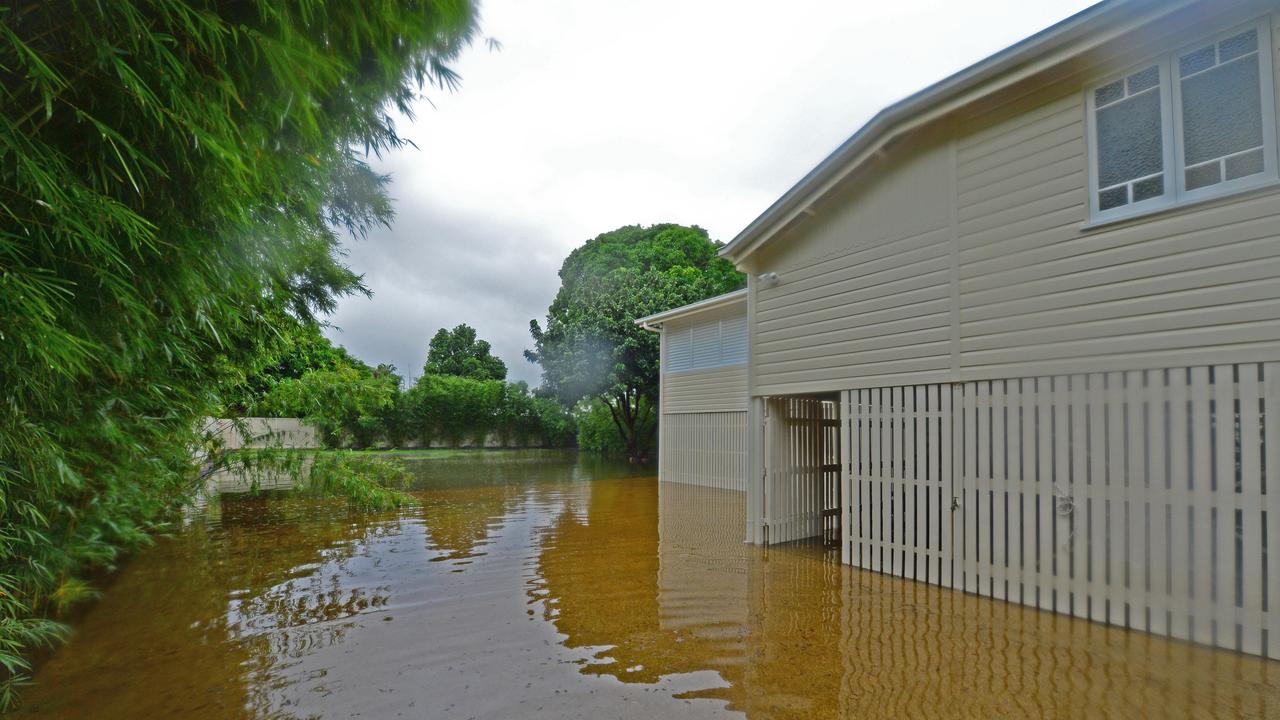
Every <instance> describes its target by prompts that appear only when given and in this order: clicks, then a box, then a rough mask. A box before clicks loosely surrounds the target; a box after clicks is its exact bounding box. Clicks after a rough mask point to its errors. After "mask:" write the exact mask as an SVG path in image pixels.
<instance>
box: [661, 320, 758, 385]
mask: <svg viewBox="0 0 1280 720" xmlns="http://www.w3.org/2000/svg"><path fill="white" fill-rule="evenodd" d="M665 335H666V344H667V355H666V357H665V358H664V359H663V361H662V369H663V372H668V373H678V372H687V371H689V370H707V369H710V368H717V367H726V366H729V365H743V364H746V362H747V319H746V318H745V317H735V318H725V319H723V320H704V321H701V322H698V323H696V324H694V325H691V326H688V327H684V328H679V329H676V328H668V329H667V330H666V331H665Z"/></svg>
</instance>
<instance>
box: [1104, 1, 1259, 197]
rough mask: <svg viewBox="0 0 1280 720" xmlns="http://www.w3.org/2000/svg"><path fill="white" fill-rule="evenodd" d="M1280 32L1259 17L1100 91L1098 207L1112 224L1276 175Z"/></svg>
mask: <svg viewBox="0 0 1280 720" xmlns="http://www.w3.org/2000/svg"><path fill="white" fill-rule="evenodd" d="M1272 62H1273V61H1272V51H1271V33H1270V29H1269V27H1268V26H1267V24H1266V22H1264V21H1258V22H1256V23H1254V24H1251V25H1249V26H1248V27H1244V28H1236V29H1234V30H1231V31H1229V32H1226V33H1223V34H1222V35H1220V36H1217V37H1214V38H1209V39H1206V40H1204V41H1203V42H1200V43H1196V44H1195V45H1192V46H1190V47H1187V48H1184V49H1183V50H1181V51H1179V52H1175V53H1172V54H1170V55H1167V56H1165V57H1162V58H1158V59H1156V60H1153V61H1151V62H1148V63H1144V64H1143V65H1140V66H1138V67H1137V68H1134V69H1132V70H1130V71H1129V72H1127V73H1125V74H1124V75H1122V76H1119V77H1114V78H1111V79H1109V80H1107V81H1106V82H1104V83H1102V84H1100V85H1096V86H1094V87H1091V88H1090V89H1089V91H1088V92H1087V93H1086V103H1087V105H1088V111H1089V154H1090V157H1091V162H1090V165H1089V181H1090V182H1089V187H1090V193H1089V195H1090V197H1089V207H1090V216H1091V218H1092V219H1093V220H1095V221H1097V220H1109V219H1112V218H1122V217H1127V216H1131V215H1138V214H1141V213H1144V212H1148V211H1152V210H1157V209H1160V208H1163V207H1168V206H1170V205H1175V204H1178V203H1181V202H1188V201H1191V200H1197V199H1200V198H1205V197H1212V196H1215V195H1222V194H1226V193H1230V192H1235V191H1237V190H1244V189H1247V188H1250V187H1254V186H1256V185H1259V184H1261V183H1264V182H1266V181H1268V180H1272V179H1274V178H1275V177H1276V157H1275V156H1276V147H1275V141H1276V140H1275V101H1274V99H1273V86H1272V79H1271V74H1272Z"/></svg>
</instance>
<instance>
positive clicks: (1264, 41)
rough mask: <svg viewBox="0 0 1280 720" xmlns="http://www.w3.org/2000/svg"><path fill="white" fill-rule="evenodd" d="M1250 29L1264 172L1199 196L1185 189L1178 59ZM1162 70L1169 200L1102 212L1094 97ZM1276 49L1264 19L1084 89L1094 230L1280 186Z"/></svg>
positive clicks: (1223, 183)
mask: <svg viewBox="0 0 1280 720" xmlns="http://www.w3.org/2000/svg"><path fill="white" fill-rule="evenodd" d="M1250 28H1253V29H1256V30H1257V32H1258V50H1257V52H1258V59H1259V63H1258V64H1259V73H1258V82H1259V84H1260V86H1261V87H1260V88H1259V98H1260V101H1261V105H1262V143H1263V144H1262V158H1263V171H1262V172H1261V173H1257V174H1254V175H1250V176H1247V177H1243V178H1236V179H1235V180H1225V179H1224V180H1223V181H1221V182H1219V183H1216V184H1214V185H1209V186H1207V187H1203V188H1197V189H1195V190H1187V189H1186V172H1185V170H1186V165H1185V162H1184V158H1185V148H1184V143H1183V137H1182V130H1183V128H1182V82H1181V78H1180V77H1178V75H1177V65H1178V58H1179V57H1181V56H1182V55H1184V54H1186V53H1188V52H1191V51H1193V50H1196V49H1199V48H1201V47H1203V46H1205V45H1208V44H1210V43H1213V44H1215V45H1216V44H1217V43H1218V42H1220V41H1222V40H1224V39H1226V38H1229V37H1231V36H1233V35H1236V34H1239V33H1241V32H1243V31H1245V30H1249V29H1250ZM1153 65H1154V66H1157V67H1159V68H1160V84H1159V85H1158V86H1157V87H1158V88H1159V90H1160V113H1161V128H1162V133H1163V139H1164V143H1163V151H1164V153H1163V159H1164V189H1165V192H1164V194H1162V195H1160V196H1159V197H1154V198H1150V199H1147V200H1140V201H1138V202H1130V203H1127V204H1125V205H1122V206H1120V207H1117V208H1111V209H1109V210H1101V209H1100V208H1099V207H1098V192H1099V190H1100V188H1099V187H1098V135H1097V130H1098V128H1097V107H1096V98H1095V93H1094V91H1096V90H1098V89H1100V88H1102V87H1104V86H1106V85H1109V84H1111V83H1113V82H1115V81H1117V80H1121V79H1124V78H1127V77H1129V76H1130V75H1132V74H1133V73H1135V72H1138V71H1141V70H1145V69H1147V68H1149V67H1152V66H1153ZM1274 70H1275V48H1274V46H1273V45H1272V43H1271V21H1270V17H1269V16H1267V17H1261V18H1258V19H1257V20H1254V21H1252V22H1249V23H1244V24H1242V25H1238V26H1235V27H1233V28H1231V29H1229V30H1224V31H1221V32H1218V33H1215V34H1213V35H1209V36H1205V37H1203V38H1201V39H1200V40H1198V41H1196V42H1194V43H1188V44H1186V45H1184V46H1182V47H1180V48H1177V49H1176V50H1174V51H1172V52H1169V53H1166V54H1164V55H1161V56H1158V57H1155V58H1152V59H1150V60H1148V61H1146V62H1143V63H1138V64H1136V65H1134V66H1132V67H1130V68H1127V69H1126V70H1125V71H1124V72H1119V73H1115V74H1113V75H1110V76H1108V77H1106V78H1103V79H1101V80H1098V81H1096V82H1092V83H1089V84H1088V86H1087V87H1086V88H1085V92H1084V96H1085V114H1086V117H1085V126H1086V128H1087V130H1086V140H1087V145H1088V153H1089V155H1088V158H1087V161H1088V166H1089V187H1088V193H1089V224H1090V225H1095V224H1101V223H1108V222H1112V221H1115V220H1123V219H1126V218H1131V217H1137V216H1141V215H1148V214H1151V213H1154V212H1160V211H1161V210H1165V209H1168V208H1171V207H1176V206H1179V205H1186V204H1189V203H1194V202H1200V201H1202V200H1209V199H1212V198H1217V197H1222V196H1225V195H1233V194H1235V193H1240V192H1245V191H1248V190H1251V189H1254V188H1256V187H1260V186H1264V185H1270V184H1274V183H1276V182H1277V154H1276V152H1277V150H1276V105H1275V80H1274V77H1273V76H1274Z"/></svg>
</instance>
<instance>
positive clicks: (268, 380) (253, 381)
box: [220, 315, 373, 416]
mask: <svg viewBox="0 0 1280 720" xmlns="http://www.w3.org/2000/svg"><path fill="white" fill-rule="evenodd" d="M273 326H274V328H273V330H274V332H273V334H272V336H271V337H270V338H269V339H268V341H267V342H266V343H264V346H263V347H262V349H261V352H260V353H259V354H258V360H259V362H258V363H257V365H256V366H254V367H248V368H238V370H240V371H242V373H243V379H242V380H239V381H238V382H237V381H235V380H229V381H228V382H226V383H224V388H223V391H222V400H223V402H224V403H225V404H226V411H225V412H224V413H220V415H222V416H230V415H236V414H246V415H252V414H254V413H255V412H258V408H257V407H256V406H257V405H258V404H260V403H261V402H262V400H263V399H264V398H265V397H267V396H268V395H270V394H271V392H272V390H274V389H275V387H276V385H278V384H279V383H280V382H282V381H285V380H296V379H298V378H301V377H302V376H303V375H304V374H306V373H307V372H310V371H312V370H338V369H341V368H348V367H349V368H356V369H361V370H366V371H369V372H371V373H372V372H373V370H372V369H370V368H369V367H368V366H367V365H365V364H364V363H362V362H360V361H359V360H357V359H356V358H354V357H352V356H351V355H350V354H349V353H348V352H347V351H346V350H345V349H344V348H342V347H340V346H337V345H334V344H333V343H332V342H330V341H329V339H328V338H326V337H325V336H324V335H322V334H321V332H320V325H319V324H318V323H314V322H302V321H299V320H297V319H296V318H293V317H291V316H288V315H285V316H283V317H281V318H279V320H278V321H277V322H275V323H273Z"/></svg>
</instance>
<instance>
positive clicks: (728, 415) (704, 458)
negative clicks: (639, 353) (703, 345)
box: [658, 302, 747, 491]
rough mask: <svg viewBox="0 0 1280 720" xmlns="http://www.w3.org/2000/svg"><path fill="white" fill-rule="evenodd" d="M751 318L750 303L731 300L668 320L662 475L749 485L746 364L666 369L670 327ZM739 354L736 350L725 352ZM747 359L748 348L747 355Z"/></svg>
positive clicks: (724, 486) (702, 482)
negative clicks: (726, 303) (749, 314)
mask: <svg viewBox="0 0 1280 720" xmlns="http://www.w3.org/2000/svg"><path fill="white" fill-rule="evenodd" d="M745 318H746V303H745V302H737V303H732V304H730V305H728V306H725V307H722V308H715V309H712V310H706V311H703V312H698V313H694V314H692V315H689V316H687V317H684V318H675V319H672V320H668V321H667V322H665V323H664V324H663V330H662V332H663V373H662V375H661V385H660V389H659V408H660V413H661V415H660V417H659V431H658V474H659V476H660V478H661V479H662V480H663V481H666V482H677V483H686V484H691V485H701V486H704V487H714V488H720V489H724V490H739V491H741V490H745V489H746V465H747V458H746V455H747V436H746V430H747V366H746V364H745V362H739V363H736V364H732V365H727V366H723V367H715V368H705V369H701V370H690V371H685V372H674V373H673V372H667V371H666V367H667V362H666V361H667V354H668V352H669V346H668V343H667V338H668V337H669V333H671V332H681V331H685V330H688V329H690V328H693V329H694V330H695V332H696V330H697V328H698V327H707V326H710V325H713V324H716V323H720V322H721V321H728V324H732V321H736V320H742V321H744V322H745ZM728 355H733V356H735V357H736V356H737V354H736V352H734V353H727V354H726V356H728ZM742 357H743V360H744V361H745V354H744V355H743V356H742Z"/></svg>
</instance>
